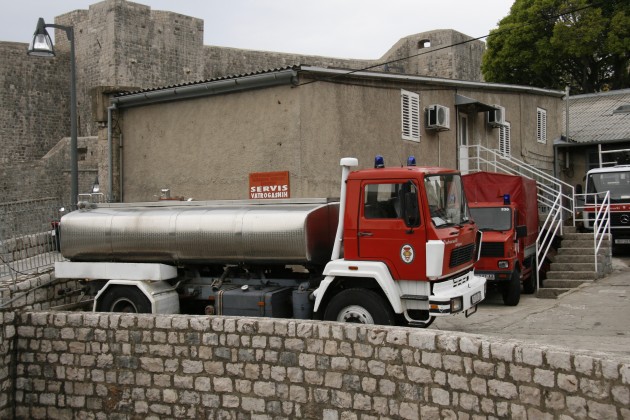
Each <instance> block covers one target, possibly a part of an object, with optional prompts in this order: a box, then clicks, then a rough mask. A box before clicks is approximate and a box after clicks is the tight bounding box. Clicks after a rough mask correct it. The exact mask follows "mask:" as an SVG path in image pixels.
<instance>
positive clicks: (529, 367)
mask: <svg viewBox="0 0 630 420" xmlns="http://www.w3.org/2000/svg"><path fill="white" fill-rule="evenodd" d="M5 316H6V314H5ZM10 320H11V316H10V315H9V316H7V318H5V321H7V322H5V331H6V330H7V327H8V325H10V324H9V322H10ZM15 323H16V329H17V336H16V338H15V339H16V340H17V352H16V363H17V366H16V372H17V375H16V377H15V382H14V385H15V403H16V405H15V407H16V414H17V417H18V418H33V419H44V418H96V419H107V418H135V417H137V418H146V417H154V418H157V417H190V418H224V419H236V418H239V419H244V418H252V419H270V418H318V419H319V418H325V419H339V418H345V419H358V418H361V419H375V418H382V417H385V418H401V419H418V418H423V419H426V418H428V419H432V418H435V419H437V418H462V419H468V418H523V419H525V418H530V419H533V418H536V419H539V418H549V419H551V418H593V419H614V418H628V417H629V416H630V409H629V408H628V406H629V404H630V365H629V364H628V363H627V361H626V362H622V361H620V360H615V358H614V357H612V356H610V355H605V354H580V353H577V352H572V351H570V350H567V349H559V348H546V347H540V346H532V345H525V344H521V343H518V342H516V341H503V340H498V339H489V338H488V339H486V338H480V337H476V336H471V335H465V334H457V333H451V332H440V331H435V330H415V329H407V328H393V327H392V328H389V327H379V326H360V325H354V324H337V323H325V322H313V321H294V320H282V319H277V320H270V319H256V318H252V319H248V318H239V319H236V318H226V317H207V316H180V315H173V316H154V315H133V314H100V313H64V312H58V313H51V312H25V313H20V314H18V315H17V316H16V318H15ZM9 332H10V331H9ZM9 335H10V334H7V336H9ZM7 338H10V337H7ZM7 338H5V340H6V339H7ZM5 347H6V344H5ZM6 361H7V359H6V358H5V363H6ZM4 368H5V369H6V366H5V367H4ZM10 389H11V388H10V387H8V388H3V390H4V391H3V392H5V393H6V392H10ZM10 398H11V397H10V396H9V397H6V396H5V397H3V399H2V400H0V401H4V400H7V399H10Z"/></svg>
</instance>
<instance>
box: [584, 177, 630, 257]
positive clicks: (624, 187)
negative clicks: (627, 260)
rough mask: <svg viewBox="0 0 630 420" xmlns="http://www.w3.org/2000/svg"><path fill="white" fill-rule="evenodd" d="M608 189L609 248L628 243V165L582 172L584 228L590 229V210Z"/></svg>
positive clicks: (616, 249)
mask: <svg viewBox="0 0 630 420" xmlns="http://www.w3.org/2000/svg"><path fill="white" fill-rule="evenodd" d="M608 191H610V232H611V234H612V240H613V251H614V252H617V251H618V250H619V249H620V247H621V246H628V245H630V165H617V166H612V167H604V168H596V169H591V170H590V171H588V172H587V174H586V200H585V201H586V203H585V209H584V213H585V218H584V219H585V222H584V225H585V227H586V228H592V227H593V226H592V225H593V219H594V212H595V211H596V209H597V206H599V205H601V204H602V200H603V199H604V196H605V195H606V192H608Z"/></svg>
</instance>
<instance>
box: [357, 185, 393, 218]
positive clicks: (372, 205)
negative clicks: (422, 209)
mask: <svg viewBox="0 0 630 420" xmlns="http://www.w3.org/2000/svg"><path fill="white" fill-rule="evenodd" d="M401 188H402V184H368V185H366V186H365V199H364V202H363V204H364V210H363V214H364V215H365V218H366V219H397V218H399V217H400V216H401V215H402V211H401V203H400V192H401Z"/></svg>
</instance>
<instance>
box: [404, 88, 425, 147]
mask: <svg viewBox="0 0 630 420" xmlns="http://www.w3.org/2000/svg"><path fill="white" fill-rule="evenodd" d="M400 104H401V111H402V112H401V114H402V138H403V140H411V141H420V95H418V94H417V93H414V92H408V91H406V90H401V91H400Z"/></svg>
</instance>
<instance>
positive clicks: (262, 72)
mask: <svg viewBox="0 0 630 420" xmlns="http://www.w3.org/2000/svg"><path fill="white" fill-rule="evenodd" d="M299 68H300V66H299V65H292V66H286V67H278V68H275V69H266V70H260V71H253V72H251V73H242V74H232V75H229V76H222V77H215V78H214V79H207V80H197V81H194V82H186V83H180V84H176V85H170V86H159V87H152V88H147V89H140V90H135V91H129V92H122V93H118V94H116V95H114V97H115V98H119V97H122V96H128V95H135V94H138V93H146V92H154V91H157V90H165V89H173V88H180V87H184V86H193V85H199V84H203V83H209V82H216V81H219V80H230V79H238V78H241V77H247V76H256V75H259V74H265V73H274V72H278V71H284V70H297V69H299Z"/></svg>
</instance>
